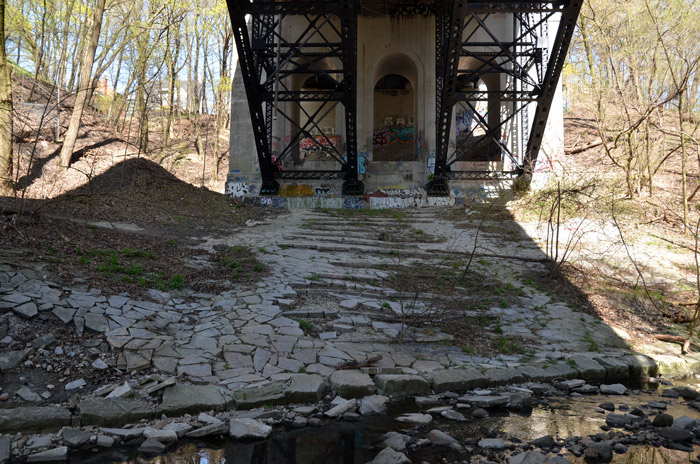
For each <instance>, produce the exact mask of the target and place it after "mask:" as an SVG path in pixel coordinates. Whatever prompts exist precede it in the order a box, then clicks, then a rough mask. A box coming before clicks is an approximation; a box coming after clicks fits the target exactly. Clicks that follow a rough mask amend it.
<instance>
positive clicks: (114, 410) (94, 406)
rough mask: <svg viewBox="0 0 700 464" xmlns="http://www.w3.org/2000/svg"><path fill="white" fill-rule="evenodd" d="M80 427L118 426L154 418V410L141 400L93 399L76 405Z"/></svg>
mask: <svg viewBox="0 0 700 464" xmlns="http://www.w3.org/2000/svg"><path fill="white" fill-rule="evenodd" d="M78 411H80V421H81V423H82V425H84V426H85V425H104V426H110V425H111V426H120V425H124V424H128V423H132V422H137V421H140V420H141V419H152V418H153V417H155V408H153V406H151V405H150V404H148V402H147V401H145V400H142V399H133V398H94V399H87V400H83V401H81V402H80V403H78Z"/></svg>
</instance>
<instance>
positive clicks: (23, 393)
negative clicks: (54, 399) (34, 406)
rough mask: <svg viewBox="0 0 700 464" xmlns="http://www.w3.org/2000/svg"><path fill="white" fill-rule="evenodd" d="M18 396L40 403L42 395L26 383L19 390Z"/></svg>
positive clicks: (30, 401)
mask: <svg viewBox="0 0 700 464" xmlns="http://www.w3.org/2000/svg"><path fill="white" fill-rule="evenodd" d="M17 396H19V397H20V398H22V399H23V400H24V401H27V402H29V403H38V402H39V401H41V396H39V395H38V394H36V393H34V392H33V391H31V390H30V389H29V387H27V386H26V385H23V386H22V387H20V388H19V390H17Z"/></svg>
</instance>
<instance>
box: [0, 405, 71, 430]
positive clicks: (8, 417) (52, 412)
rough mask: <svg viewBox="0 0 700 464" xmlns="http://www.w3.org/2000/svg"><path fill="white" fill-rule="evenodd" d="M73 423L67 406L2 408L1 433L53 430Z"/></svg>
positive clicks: (0, 411) (0, 413)
mask: <svg viewBox="0 0 700 464" xmlns="http://www.w3.org/2000/svg"><path fill="white" fill-rule="evenodd" d="M70 424H71V413H70V411H69V410H68V409H67V408H62V407H56V406H46V407H21V408H9V409H0V433H17V432H53V431H57V430H58V429H60V428H61V427H63V426H66V425H70Z"/></svg>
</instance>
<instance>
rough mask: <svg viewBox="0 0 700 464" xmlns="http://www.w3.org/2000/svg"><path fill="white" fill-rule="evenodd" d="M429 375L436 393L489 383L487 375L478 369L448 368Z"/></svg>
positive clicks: (480, 386)
mask: <svg viewBox="0 0 700 464" xmlns="http://www.w3.org/2000/svg"><path fill="white" fill-rule="evenodd" d="M429 375H430V378H431V380H432V384H433V390H435V393H444V392H446V391H464V390H473V389H475V388H484V387H487V386H488V385H489V380H488V378H487V377H486V375H485V374H483V373H482V372H481V370H477V369H446V370H441V371H434V372H431V373H430V374H429Z"/></svg>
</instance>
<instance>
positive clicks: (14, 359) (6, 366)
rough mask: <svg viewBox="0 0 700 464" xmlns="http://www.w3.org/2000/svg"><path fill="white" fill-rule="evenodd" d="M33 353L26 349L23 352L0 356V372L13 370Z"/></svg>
mask: <svg viewBox="0 0 700 464" xmlns="http://www.w3.org/2000/svg"><path fill="white" fill-rule="evenodd" d="M32 351H34V350H33V349H32V348H27V349H25V350H19V351H10V352H8V353H5V354H2V355H0V371H9V370H10V369H14V368H15V367H17V366H18V365H19V363H21V362H22V361H24V360H25V359H26V358H27V356H29V355H30V354H31V352H32Z"/></svg>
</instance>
